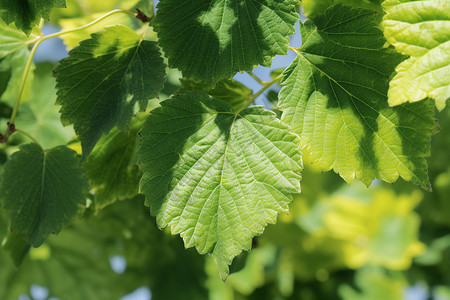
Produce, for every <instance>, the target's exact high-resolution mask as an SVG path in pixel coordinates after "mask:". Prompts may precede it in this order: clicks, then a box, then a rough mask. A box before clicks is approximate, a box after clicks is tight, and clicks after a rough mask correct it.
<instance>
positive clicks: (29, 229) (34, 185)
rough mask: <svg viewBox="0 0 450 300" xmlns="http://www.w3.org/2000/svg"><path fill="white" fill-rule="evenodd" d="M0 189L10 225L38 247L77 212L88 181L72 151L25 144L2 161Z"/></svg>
mask: <svg viewBox="0 0 450 300" xmlns="http://www.w3.org/2000/svg"><path fill="white" fill-rule="evenodd" d="M0 190H1V195H0V199H1V202H2V203H3V205H4V207H5V209H6V211H7V214H8V216H9V219H10V221H11V227H12V228H14V230H15V231H17V232H22V233H24V235H25V236H26V237H27V239H28V240H29V242H30V243H31V244H32V245H33V246H35V247H38V246H40V245H41V244H42V243H43V242H44V241H45V239H46V238H47V236H48V235H49V234H50V233H57V232H59V231H60V230H61V228H62V226H63V225H65V224H66V223H67V222H69V221H70V219H71V218H72V217H73V216H75V215H76V213H77V212H78V211H79V208H80V205H83V204H84V203H85V196H84V192H85V191H86V190H87V182H86V179H85V178H84V177H83V171H82V169H81V168H80V166H79V160H78V159H77V158H76V157H75V152H74V151H72V150H70V149H68V148H66V147H64V146H58V147H56V148H53V149H50V150H45V151H43V150H42V148H40V147H39V146H38V145H36V144H26V145H23V146H21V147H20V151H19V152H16V153H14V154H13V155H12V156H11V160H10V161H8V162H7V163H6V164H5V167H4V172H3V180H2V185H1V189H0Z"/></svg>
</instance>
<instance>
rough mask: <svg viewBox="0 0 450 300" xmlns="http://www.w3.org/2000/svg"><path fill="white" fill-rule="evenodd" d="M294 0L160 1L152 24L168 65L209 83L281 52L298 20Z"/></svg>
mask: <svg viewBox="0 0 450 300" xmlns="http://www.w3.org/2000/svg"><path fill="white" fill-rule="evenodd" d="M296 4H297V1H295V0H262V1H258V0H244V1H226V0H200V1H195V2H194V1H179V0H165V1H160V2H159V4H158V13H157V14H156V18H155V21H154V23H153V27H154V29H155V31H156V32H157V33H158V38H159V43H160V45H161V47H162V48H163V50H164V52H165V54H166V55H167V57H168V59H169V65H170V66H171V67H176V68H178V69H180V70H181V71H183V75H184V76H185V77H187V78H188V79H192V80H194V81H204V82H206V83H207V84H208V85H214V84H215V83H216V82H217V81H219V80H220V79H225V78H230V77H232V76H233V75H234V74H235V73H236V71H237V70H238V71H251V70H252V69H253V67H254V66H255V65H258V64H260V65H263V66H270V63H271V61H272V57H273V56H275V55H276V54H286V52H287V46H288V43H289V39H288V36H289V35H291V34H293V33H294V24H295V22H297V20H298V19H299V16H298V12H297V11H296V9H295V5H296Z"/></svg>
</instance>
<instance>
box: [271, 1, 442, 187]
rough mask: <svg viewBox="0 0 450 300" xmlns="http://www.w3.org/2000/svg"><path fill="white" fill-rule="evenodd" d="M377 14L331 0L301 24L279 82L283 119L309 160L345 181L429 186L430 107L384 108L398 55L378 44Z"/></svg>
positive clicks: (381, 40) (424, 104)
mask: <svg viewBox="0 0 450 300" xmlns="http://www.w3.org/2000/svg"><path fill="white" fill-rule="evenodd" d="M375 17H376V16H375V13H373V12H370V11H368V10H363V9H351V8H349V7H345V6H340V5H337V6H334V7H332V8H330V9H329V10H327V13H326V14H325V15H319V16H317V17H315V18H312V19H308V20H307V21H306V22H305V23H304V24H302V25H301V32H302V40H303V45H302V47H301V48H300V49H298V50H297V52H298V55H299V56H298V57H297V58H296V59H295V60H294V61H293V62H292V64H291V65H290V66H289V67H288V68H287V69H286V71H285V72H284V76H283V79H282V82H281V85H282V90H281V91H280V103H279V107H280V109H282V110H284V111H283V115H282V118H281V119H282V121H283V122H285V123H287V124H288V125H290V126H291V127H292V130H293V131H294V132H295V133H297V134H298V135H299V136H300V146H301V148H302V149H305V150H304V151H306V152H307V153H308V154H309V155H310V156H311V162H314V163H318V164H319V165H320V167H321V168H322V169H323V170H330V169H334V170H335V172H337V173H339V174H340V175H341V176H342V177H343V178H344V179H345V180H346V181H347V182H349V183H351V182H352V181H353V179H354V178H355V176H356V177H357V178H359V179H360V180H361V181H362V182H364V183H365V184H366V185H369V184H370V183H371V182H372V180H373V179H374V178H375V177H376V178H379V179H381V180H384V181H387V182H394V181H395V180H397V178H398V176H401V177H403V178H404V179H405V180H408V181H412V182H414V183H416V184H418V185H420V186H422V187H423V188H425V189H428V190H429V189H430V183H429V181H428V175H427V163H426V160H425V157H427V156H429V155H430V136H431V135H432V134H433V133H434V131H435V122H434V118H433V115H434V107H433V105H432V103H431V102H421V103H416V104H408V105H403V106H399V107H395V108H390V107H388V104H387V101H386V100H387V96H386V94H387V90H388V82H389V78H390V75H391V74H392V72H393V71H394V68H395V66H396V65H397V64H398V62H399V61H400V60H401V58H402V57H401V56H400V55H398V54H396V53H395V51H393V49H389V48H383V45H384V44H385V40H384V38H383V34H382V32H381V31H380V30H379V29H378V27H377V26H378V25H377V23H376V22H374V18H375Z"/></svg>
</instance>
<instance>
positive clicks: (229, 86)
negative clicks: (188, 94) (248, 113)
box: [179, 79, 253, 111]
mask: <svg viewBox="0 0 450 300" xmlns="http://www.w3.org/2000/svg"><path fill="white" fill-rule="evenodd" d="M180 81H181V84H182V85H181V88H180V90H179V92H180V93H182V92H184V91H202V92H205V93H207V94H209V95H211V96H213V97H214V98H216V99H220V100H222V101H225V102H227V103H228V104H230V105H231V106H232V107H233V109H234V110H235V111H239V110H242V109H244V108H245V107H246V106H247V104H248V101H249V100H250V98H251V97H252V95H253V92H252V90H251V89H249V88H248V87H246V86H245V85H243V84H242V83H240V82H239V81H236V80H234V79H224V80H221V81H219V82H218V83H217V84H216V86H215V87H214V88H210V87H208V86H207V85H205V84H204V83H201V82H200V83H195V82H194V81H192V80H187V79H180Z"/></svg>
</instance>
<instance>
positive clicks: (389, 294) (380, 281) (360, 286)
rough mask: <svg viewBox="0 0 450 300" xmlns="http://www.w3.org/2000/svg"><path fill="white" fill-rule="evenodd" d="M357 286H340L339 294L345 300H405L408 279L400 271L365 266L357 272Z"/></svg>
mask: <svg viewBox="0 0 450 300" xmlns="http://www.w3.org/2000/svg"><path fill="white" fill-rule="evenodd" d="M355 283H356V287H357V288H355V287H354V286H351V285H349V284H343V285H341V286H339V295H340V296H341V297H342V298H341V299H345V300H379V299H389V300H403V299H405V289H406V288H407V287H408V281H407V280H406V279H405V278H404V277H403V276H402V275H401V274H399V273H390V274H389V273H387V272H386V271H385V270H383V269H380V268H363V269H360V270H358V271H357V272H356V276H355Z"/></svg>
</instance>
